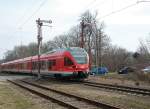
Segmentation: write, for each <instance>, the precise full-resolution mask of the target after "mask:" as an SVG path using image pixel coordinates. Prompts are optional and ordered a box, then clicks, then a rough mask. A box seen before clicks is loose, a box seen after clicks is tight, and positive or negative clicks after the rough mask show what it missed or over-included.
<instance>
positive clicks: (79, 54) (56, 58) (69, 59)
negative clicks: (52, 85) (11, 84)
mask: <svg viewBox="0 0 150 109" xmlns="http://www.w3.org/2000/svg"><path fill="white" fill-rule="evenodd" d="M0 66H1V71H2V72H15V73H16V72H17V73H22V72H23V73H31V74H37V73H38V56H32V57H27V58H23V59H18V60H14V61H10V62H6V63H2V64H1V65H0ZM40 72H41V75H43V76H44V75H45V76H53V77H56V78H61V77H66V78H73V79H84V78H87V77H88V74H89V73H88V72H89V56H88V54H87V52H86V51H85V50H84V49H82V48H79V47H71V48H65V49H57V50H54V51H51V52H48V53H45V54H42V55H41V56H40Z"/></svg>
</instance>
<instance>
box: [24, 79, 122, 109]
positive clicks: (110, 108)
mask: <svg viewBox="0 0 150 109" xmlns="http://www.w3.org/2000/svg"><path fill="white" fill-rule="evenodd" d="M21 81H22V82H25V83H27V84H30V85H33V86H36V87H39V88H42V89H45V90H50V91H53V92H56V93H59V94H62V95H65V96H68V97H73V98H76V99H78V100H81V101H85V102H87V103H89V104H92V105H95V106H97V107H99V108H103V109H121V108H119V107H116V106H112V105H110V104H106V103H102V102H97V101H94V100H90V99H87V98H84V97H80V96H77V95H73V94H68V93H65V92H62V91H58V90H55V89H53V88H49V87H46V86H42V85H39V84H37V83H31V82H29V81H25V80H21Z"/></svg>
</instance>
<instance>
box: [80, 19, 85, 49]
mask: <svg viewBox="0 0 150 109" xmlns="http://www.w3.org/2000/svg"><path fill="white" fill-rule="evenodd" d="M80 24H81V35H80V37H81V40H80V47H81V48H83V47H84V36H83V32H84V28H85V26H86V25H85V24H84V20H82V22H81V23H80Z"/></svg>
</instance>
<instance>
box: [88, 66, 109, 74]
mask: <svg viewBox="0 0 150 109" xmlns="http://www.w3.org/2000/svg"><path fill="white" fill-rule="evenodd" d="M106 73H108V69H107V68H106V67H93V68H92V69H91V71H90V74H91V75H95V74H106Z"/></svg>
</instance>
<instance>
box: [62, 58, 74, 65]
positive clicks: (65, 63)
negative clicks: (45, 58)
mask: <svg viewBox="0 0 150 109" xmlns="http://www.w3.org/2000/svg"><path fill="white" fill-rule="evenodd" d="M70 65H73V62H72V60H71V59H69V58H68V57H65V58H64V66H70Z"/></svg>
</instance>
